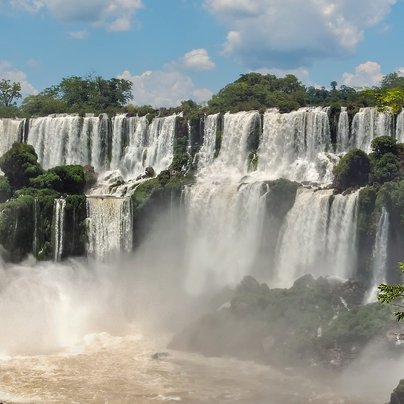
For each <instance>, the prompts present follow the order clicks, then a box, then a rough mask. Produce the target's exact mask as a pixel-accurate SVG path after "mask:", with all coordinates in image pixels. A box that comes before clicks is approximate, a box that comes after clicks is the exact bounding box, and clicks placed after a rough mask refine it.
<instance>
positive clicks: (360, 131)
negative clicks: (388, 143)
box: [351, 107, 393, 153]
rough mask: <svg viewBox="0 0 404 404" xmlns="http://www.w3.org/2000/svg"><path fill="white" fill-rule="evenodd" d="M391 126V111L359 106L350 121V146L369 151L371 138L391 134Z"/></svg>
mask: <svg viewBox="0 0 404 404" xmlns="http://www.w3.org/2000/svg"><path fill="white" fill-rule="evenodd" d="M392 127H393V115H392V113H391V112H388V111H386V112H380V111H378V110H377V109H376V108H374V107H367V108H361V109H360V110H359V112H358V113H356V114H355V116H354V118H353V121H352V134H351V146H352V147H356V148H358V149H362V150H363V151H365V152H366V153H369V152H370V151H371V143H372V140H373V139H374V138H375V137H379V136H392V135H393V133H392Z"/></svg>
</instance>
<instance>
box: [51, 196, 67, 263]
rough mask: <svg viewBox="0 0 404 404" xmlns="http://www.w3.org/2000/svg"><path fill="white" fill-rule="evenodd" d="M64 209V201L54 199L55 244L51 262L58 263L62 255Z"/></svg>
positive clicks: (62, 199)
mask: <svg viewBox="0 0 404 404" xmlns="http://www.w3.org/2000/svg"><path fill="white" fill-rule="evenodd" d="M65 207H66V199H64V198H59V199H55V202H54V212H55V213H54V218H55V229H54V232H55V243H54V249H53V260H54V261H56V262H58V261H60V260H61V259H62V254H63V236H64V230H65Z"/></svg>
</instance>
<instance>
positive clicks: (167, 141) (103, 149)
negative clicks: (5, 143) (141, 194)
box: [27, 114, 177, 179]
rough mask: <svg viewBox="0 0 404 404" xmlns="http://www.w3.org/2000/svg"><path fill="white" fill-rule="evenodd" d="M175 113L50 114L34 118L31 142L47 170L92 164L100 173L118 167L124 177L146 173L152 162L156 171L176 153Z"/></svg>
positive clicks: (162, 168)
mask: <svg viewBox="0 0 404 404" xmlns="http://www.w3.org/2000/svg"><path fill="white" fill-rule="evenodd" d="M176 117H177V115H171V116H168V117H163V118H154V119H153V121H152V122H151V124H150V125H148V123H147V118H146V117H141V118H140V117H127V116H126V115H125V114H119V115H116V116H115V117H113V118H112V121H111V122H110V120H109V119H108V116H107V115H100V116H99V117H94V116H91V115H87V116H85V117H80V116H78V115H50V116H47V117H42V118H32V119H31V120H30V125H29V132H28V139H27V143H29V144H32V145H33V146H34V148H35V151H36V152H37V154H38V158H39V162H40V163H41V165H42V166H43V167H44V168H46V169H48V168H51V167H55V166H58V165H64V164H81V165H91V166H93V167H94V169H95V171H96V172H97V173H103V172H105V171H107V170H119V172H120V174H121V175H122V176H123V177H124V178H125V179H133V178H135V177H137V176H138V175H139V174H143V173H144V170H145V168H146V167H148V166H152V167H153V168H154V169H155V171H156V172H157V173H158V172H160V171H162V170H165V169H166V168H168V166H169V165H170V164H171V161H172V158H173V154H174V137H175V123H176Z"/></svg>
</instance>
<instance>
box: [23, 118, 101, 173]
mask: <svg viewBox="0 0 404 404" xmlns="http://www.w3.org/2000/svg"><path fill="white" fill-rule="evenodd" d="M107 136H108V118H107V116H106V115H101V116H99V117H93V116H86V117H84V118H81V117H79V116H77V115H50V116H47V117H42V118H32V119H31V120H30V124H29V132H28V138H27V143H29V144H31V145H32V146H34V148H35V151H36V152H37V154H38V159H39V162H40V163H41V165H42V167H43V168H45V169H48V168H51V167H55V166H58V165H64V164H81V165H87V164H88V165H91V166H93V167H94V169H95V170H96V171H97V172H99V171H103V170H105V169H106V168H107V161H108V160H107V149H108V138H107Z"/></svg>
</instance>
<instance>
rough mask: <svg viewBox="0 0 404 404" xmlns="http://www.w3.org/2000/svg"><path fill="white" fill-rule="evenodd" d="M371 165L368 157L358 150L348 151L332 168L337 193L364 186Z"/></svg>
mask: <svg viewBox="0 0 404 404" xmlns="http://www.w3.org/2000/svg"><path fill="white" fill-rule="evenodd" d="M370 169H371V164H370V159H369V157H368V155H367V154H366V153H365V152H364V151H362V150H359V149H352V150H350V151H349V152H348V153H347V154H346V155H345V156H344V157H342V158H341V160H340V161H339V163H338V164H337V166H336V167H335V168H334V171H333V173H334V176H335V178H334V183H333V185H334V187H335V188H336V189H337V190H338V191H344V190H345V189H348V188H352V187H360V186H363V185H366V184H367V183H368V181H369V174H370Z"/></svg>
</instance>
